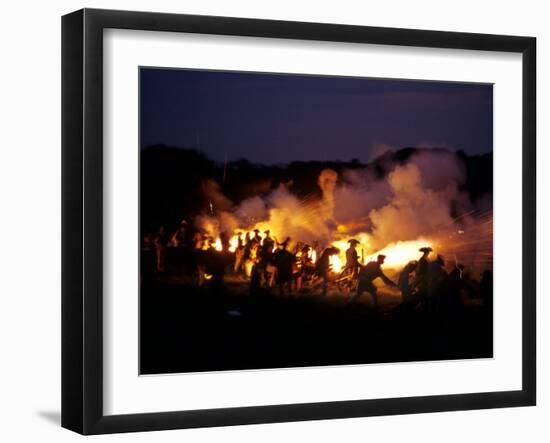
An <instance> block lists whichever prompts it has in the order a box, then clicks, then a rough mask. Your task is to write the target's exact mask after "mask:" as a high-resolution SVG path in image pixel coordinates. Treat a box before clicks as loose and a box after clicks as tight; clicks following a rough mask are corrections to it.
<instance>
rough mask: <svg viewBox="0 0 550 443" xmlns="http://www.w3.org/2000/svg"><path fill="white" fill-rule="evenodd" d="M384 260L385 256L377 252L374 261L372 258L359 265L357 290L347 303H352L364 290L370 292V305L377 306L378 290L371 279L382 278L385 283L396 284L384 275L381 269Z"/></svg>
mask: <svg viewBox="0 0 550 443" xmlns="http://www.w3.org/2000/svg"><path fill="white" fill-rule="evenodd" d="M384 260H386V256H385V255H383V254H379V255H378V257H376V261H374V260H373V261H371V262H369V263H367V264H366V265H365V266H361V270H360V271H359V284H358V286H357V292H356V293H355V294H353V295H352V296H351V297H350V299H349V301H348V304H351V303H353V302H354V301H355V300H356V299H357V298H358V297H360V296H361V295H362V294H363V292H365V291H366V292H368V293H370V295H371V297H372V306H373V307H374V308H376V307H378V295H377V292H378V290H377V288H376V286H375V285H374V283H373V280H375V279H377V278H380V279H382V281H383V282H384V283H386V284H387V285H390V286H397V285H396V284H395V283H394V282H393V281H392V280H390V279H389V278H388V277H386V275H385V274H384V272H383V271H382V265H383V264H384Z"/></svg>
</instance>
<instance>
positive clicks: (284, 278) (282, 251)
mask: <svg viewBox="0 0 550 443" xmlns="http://www.w3.org/2000/svg"><path fill="white" fill-rule="evenodd" d="M289 241H290V239H289V238H287V239H286V240H285V241H284V242H282V243H279V244H278V246H279V248H278V249H277V250H276V251H275V253H274V254H273V264H274V265H275V268H276V269H277V272H276V274H275V282H276V283H277V285H278V286H279V293H280V294H281V295H284V293H285V288H286V289H288V292H289V294H290V292H291V287H290V286H291V283H292V266H293V265H294V261H295V260H296V258H295V256H294V255H293V254H292V253H290V252H289V251H287V247H288V242H289Z"/></svg>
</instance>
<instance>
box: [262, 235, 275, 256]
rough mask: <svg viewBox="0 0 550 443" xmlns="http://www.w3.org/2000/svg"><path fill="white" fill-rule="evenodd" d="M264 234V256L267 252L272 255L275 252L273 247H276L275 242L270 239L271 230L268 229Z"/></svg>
mask: <svg viewBox="0 0 550 443" xmlns="http://www.w3.org/2000/svg"><path fill="white" fill-rule="evenodd" d="M264 234H265V237H264V241H263V243H262V254H264V253H266V252H269V253H271V252H272V251H273V246H274V245H275V241H274V240H273V239H272V238H271V237H270V234H271V231H270V230H269V229H266V230H265V231H264Z"/></svg>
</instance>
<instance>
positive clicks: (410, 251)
mask: <svg viewBox="0 0 550 443" xmlns="http://www.w3.org/2000/svg"><path fill="white" fill-rule="evenodd" d="M425 246H429V247H431V248H434V246H435V245H434V242H431V241H429V240H425V239H418V240H411V241H398V242H395V243H390V244H389V245H388V246H386V247H385V248H384V249H381V250H380V251H377V252H375V253H374V254H371V255H369V256H368V257H366V258H365V261H366V262H368V261H371V260H376V257H377V256H378V255H379V254H383V255H385V256H386V260H385V262H384V266H385V267H386V268H391V269H397V268H400V267H403V266H405V265H406V264H407V263H408V262H409V261H411V260H416V259H418V258H420V252H419V251H418V250H419V249H420V248H423V247H425ZM434 249H435V248H434Z"/></svg>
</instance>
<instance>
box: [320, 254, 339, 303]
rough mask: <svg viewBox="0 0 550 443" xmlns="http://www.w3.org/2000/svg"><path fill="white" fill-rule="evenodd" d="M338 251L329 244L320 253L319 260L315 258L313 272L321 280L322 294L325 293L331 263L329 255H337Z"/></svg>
mask: <svg viewBox="0 0 550 443" xmlns="http://www.w3.org/2000/svg"><path fill="white" fill-rule="evenodd" d="M339 253H340V250H339V249H338V248H336V247H334V246H329V247H328V248H326V249H325V250H324V251H323V253H322V254H321V257H319V260H317V263H316V266H315V274H316V275H317V276H318V277H320V278H321V280H322V285H323V286H322V287H323V289H322V291H321V294H322V295H327V287H328V282H329V278H330V271H331V270H332V269H331V265H330V257H331V256H332V255H338V254H339Z"/></svg>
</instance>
